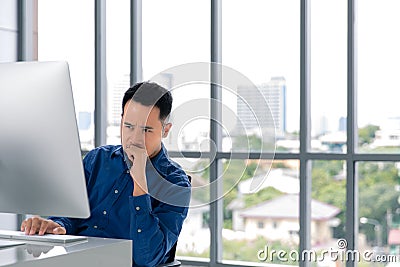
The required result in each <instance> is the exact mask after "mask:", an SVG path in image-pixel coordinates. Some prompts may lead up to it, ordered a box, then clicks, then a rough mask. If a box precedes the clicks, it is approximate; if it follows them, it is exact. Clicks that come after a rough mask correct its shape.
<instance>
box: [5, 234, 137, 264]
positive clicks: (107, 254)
mask: <svg viewBox="0 0 400 267" xmlns="http://www.w3.org/2000/svg"><path fill="white" fill-rule="evenodd" d="M131 255H132V243H131V241H130V240H121V239H108V238H96V237H88V239H87V240H85V241H78V242H73V243H70V244H62V245H61V244H59V243H57V244H56V243H46V242H33V241H32V242H31V241H29V242H28V243H26V244H24V245H19V246H14V247H8V248H2V249H0V266H2V267H3V266H55V265H54V264H57V265H56V266H58V267H59V266H74V267H77V266H96V267H100V266H131V257H132V256H131Z"/></svg>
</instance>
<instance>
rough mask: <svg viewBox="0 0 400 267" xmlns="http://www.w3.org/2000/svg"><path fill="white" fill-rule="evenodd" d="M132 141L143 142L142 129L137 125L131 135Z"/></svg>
mask: <svg viewBox="0 0 400 267" xmlns="http://www.w3.org/2000/svg"><path fill="white" fill-rule="evenodd" d="M131 139H132V142H133V143H134V144H140V145H142V144H143V143H144V132H143V130H142V129H140V128H139V127H137V128H136V129H135V130H134V131H133V134H132V136H131Z"/></svg>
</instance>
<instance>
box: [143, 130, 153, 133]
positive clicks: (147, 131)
mask: <svg viewBox="0 0 400 267" xmlns="http://www.w3.org/2000/svg"><path fill="white" fill-rule="evenodd" d="M143 132H145V133H151V132H152V131H151V130H150V129H143Z"/></svg>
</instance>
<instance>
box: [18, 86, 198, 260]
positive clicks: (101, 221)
mask: <svg viewBox="0 0 400 267" xmlns="http://www.w3.org/2000/svg"><path fill="white" fill-rule="evenodd" d="M171 107H172V96H171V93H170V92H169V91H168V90H166V89H164V88H163V87H161V86H159V85H157V84H155V83H150V82H143V83H138V84H136V85H134V86H133V87H131V88H129V89H128V90H127V91H126V93H125V95H124V97H123V101H122V118H121V126H120V131H121V143H122V146H103V147H98V148H96V149H94V150H92V151H90V152H89V153H88V154H87V155H86V157H85V158H84V160H83V164H84V170H85V177H86V183H87V190H88V196H89V203H90V209H91V216H90V217H89V218H88V219H71V218H59V217H50V218H49V219H47V220H46V219H44V218H40V217H33V218H29V219H27V220H25V221H24V222H23V223H22V225H21V231H25V233H26V234H29V235H33V234H36V233H38V234H39V235H43V234H44V233H52V234H72V235H84V236H96V237H109V238H123V239H131V240H132V241H133V242H132V246H133V248H132V261H133V265H135V266H156V265H158V264H160V263H165V262H166V261H167V259H168V257H169V256H170V255H169V252H170V250H171V248H172V247H173V245H174V244H175V242H176V241H177V239H178V236H179V233H180V231H181V228H182V223H183V220H184V219H185V218H186V216H187V212H188V204H189V201H190V182H189V179H188V176H187V175H186V174H185V172H184V171H183V170H182V169H181V168H180V166H178V165H177V164H176V163H174V162H173V161H171V160H170V159H169V158H168V155H167V151H166V149H165V147H164V145H163V144H162V138H163V137H167V135H168V132H169V130H170V129H171V123H169V122H168V118H169V115H170V112H171ZM55 186H56V185H55Z"/></svg>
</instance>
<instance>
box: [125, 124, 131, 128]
mask: <svg viewBox="0 0 400 267" xmlns="http://www.w3.org/2000/svg"><path fill="white" fill-rule="evenodd" d="M125 127H126V128H128V129H133V125H127V124H125Z"/></svg>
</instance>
